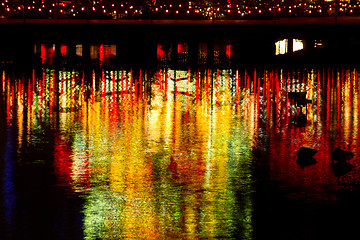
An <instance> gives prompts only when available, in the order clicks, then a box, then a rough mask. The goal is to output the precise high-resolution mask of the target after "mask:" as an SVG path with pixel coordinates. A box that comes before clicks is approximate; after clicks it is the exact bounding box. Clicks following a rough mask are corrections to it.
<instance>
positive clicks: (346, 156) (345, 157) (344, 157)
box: [331, 148, 354, 162]
mask: <svg viewBox="0 0 360 240" xmlns="http://www.w3.org/2000/svg"><path fill="white" fill-rule="evenodd" d="M353 157H354V153H352V152H349V151H345V150H342V149H340V148H335V150H334V152H333V153H332V155H331V159H332V160H333V161H337V162H346V161H349V160H350V159H352V158H353Z"/></svg>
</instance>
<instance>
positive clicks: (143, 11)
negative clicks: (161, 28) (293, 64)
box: [0, 0, 360, 19]
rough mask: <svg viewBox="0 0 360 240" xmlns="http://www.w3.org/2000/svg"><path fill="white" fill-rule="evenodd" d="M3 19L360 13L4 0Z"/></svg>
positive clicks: (334, 7)
mask: <svg viewBox="0 0 360 240" xmlns="http://www.w3.org/2000/svg"><path fill="white" fill-rule="evenodd" d="M0 3H1V4H0V18H91V19H150V18H152V19H237V18H273V17H274V16H277V17H299V16H331V15H350V16H354V15H360V1H358V0H315V1H311V0H310V1H309V0H297V1H295V0H292V1H286V0H279V1H277V2H276V3H274V1H268V2H264V0H263V1H261V0H253V1H240V0H222V1H221V0H210V1H184V0H178V1H175V0H173V1H156V0H153V1H150V0H129V1H121V0H117V1H115V0H98V1H71V0H64V1H62V0H55V1H54V0H52V1H49V0H48V1H46V0H42V1H38V0H37V1H25V0H20V1H19V0H13V1H10V0H2V1H0Z"/></svg>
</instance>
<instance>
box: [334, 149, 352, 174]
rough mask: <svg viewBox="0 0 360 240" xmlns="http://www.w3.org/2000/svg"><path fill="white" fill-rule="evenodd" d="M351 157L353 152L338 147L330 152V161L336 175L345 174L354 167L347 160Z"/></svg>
mask: <svg viewBox="0 0 360 240" xmlns="http://www.w3.org/2000/svg"><path fill="white" fill-rule="evenodd" d="M353 157H354V153H352V152H349V151H345V150H342V149H340V148H335V150H334V152H333V153H332V154H331V161H332V164H333V170H334V174H335V176H336V177H341V176H343V175H346V174H347V173H348V172H350V171H351V170H352V169H353V168H354V165H352V164H351V163H349V162H348V161H349V160H351V159H352V158H353Z"/></svg>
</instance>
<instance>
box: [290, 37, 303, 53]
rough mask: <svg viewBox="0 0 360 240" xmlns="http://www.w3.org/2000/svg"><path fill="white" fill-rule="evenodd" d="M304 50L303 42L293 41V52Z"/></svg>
mask: <svg viewBox="0 0 360 240" xmlns="http://www.w3.org/2000/svg"><path fill="white" fill-rule="evenodd" d="M302 49H304V43H303V40H300V39H293V52H295V51H299V50H302Z"/></svg>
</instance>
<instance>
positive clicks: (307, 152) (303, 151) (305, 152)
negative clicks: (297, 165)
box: [296, 147, 318, 158]
mask: <svg viewBox="0 0 360 240" xmlns="http://www.w3.org/2000/svg"><path fill="white" fill-rule="evenodd" d="M317 152H318V151H317V150H315V149H312V148H307V147H301V148H300V149H299V150H297V151H296V155H297V156H298V157H299V158H309V157H314V155H315V154H316V153H317Z"/></svg>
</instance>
